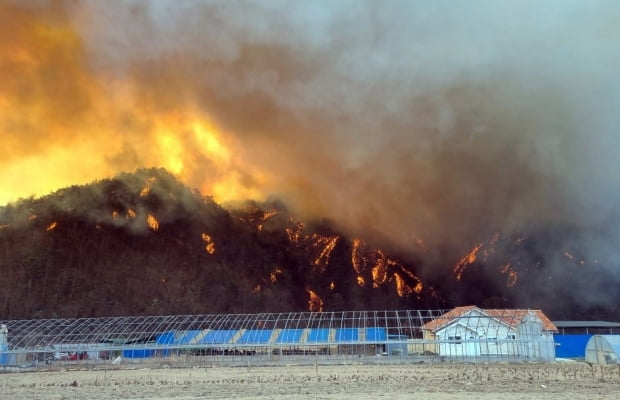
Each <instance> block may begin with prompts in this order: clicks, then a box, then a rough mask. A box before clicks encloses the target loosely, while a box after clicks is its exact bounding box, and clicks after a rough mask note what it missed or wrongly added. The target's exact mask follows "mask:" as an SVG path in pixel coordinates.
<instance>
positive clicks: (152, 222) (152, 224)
mask: <svg viewBox="0 0 620 400" xmlns="http://www.w3.org/2000/svg"><path fill="white" fill-rule="evenodd" d="M146 223H147V224H148V225H149V228H151V229H152V230H154V231H156V230H158V229H159V221H157V219H156V218H155V216H154V215H153V214H149V215H148V216H147V217H146Z"/></svg>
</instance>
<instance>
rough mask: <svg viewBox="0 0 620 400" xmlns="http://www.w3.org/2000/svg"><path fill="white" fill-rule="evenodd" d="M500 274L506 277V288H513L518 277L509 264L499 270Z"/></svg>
mask: <svg viewBox="0 0 620 400" xmlns="http://www.w3.org/2000/svg"><path fill="white" fill-rule="evenodd" d="M500 272H501V273H502V274H505V275H507V277H506V287H513V286H514V285H516V284H517V280H518V279H519V275H518V274H517V272H516V271H515V270H514V269H513V268H512V265H510V263H508V264H506V265H504V266H503V267H502V268H501V269H500Z"/></svg>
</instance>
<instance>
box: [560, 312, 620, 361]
mask: <svg viewBox="0 0 620 400" xmlns="http://www.w3.org/2000/svg"><path fill="white" fill-rule="evenodd" d="M554 324H555V326H557V328H558V333H557V334H555V335H554V340H555V346H556V347H555V356H556V357H557V358H585V356H586V345H587V343H588V340H590V338H591V337H592V336H594V335H614V334H620V322H608V321H554Z"/></svg>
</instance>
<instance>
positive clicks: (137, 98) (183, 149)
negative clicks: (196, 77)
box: [0, 2, 264, 204]
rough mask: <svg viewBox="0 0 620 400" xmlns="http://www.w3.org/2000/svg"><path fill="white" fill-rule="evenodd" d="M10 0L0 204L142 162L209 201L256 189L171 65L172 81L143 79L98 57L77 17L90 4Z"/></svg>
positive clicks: (0, 10)
mask: <svg viewBox="0 0 620 400" xmlns="http://www.w3.org/2000/svg"><path fill="white" fill-rule="evenodd" d="M19 3H20V2H14V4H13V3H12V2H9V3H8V4H7V3H6V2H4V3H2V4H1V5H0V15H1V17H0V21H1V22H2V26H4V29H5V30H4V34H3V35H0V36H1V37H3V38H4V39H0V60H2V67H3V76H4V77H5V78H6V79H4V80H3V87H2V91H1V93H0V111H1V112H0V127H2V130H3V135H4V136H3V138H4V139H5V140H6V141H7V143H5V146H6V147H8V148H11V149H12V151H11V154H9V155H8V156H7V157H4V159H3V161H2V169H3V170H4V171H5V172H6V173H5V174H2V175H0V186H1V187H3V188H5V189H6V188H10V189H9V190H3V192H2V194H1V196H0V204H2V203H5V202H9V201H14V200H16V199H17V198H19V197H25V196H28V195H30V194H32V193H35V194H36V195H39V196H40V195H44V194H47V193H49V192H51V191H53V190H55V189H59V188H61V187H66V186H70V185H74V184H84V183H88V182H91V181H94V180H97V179H101V178H102V177H106V176H113V175H116V174H117V173H119V172H123V171H129V170H134V169H137V168H142V167H151V166H157V167H163V168H165V169H166V170H168V171H170V172H171V173H173V174H174V175H175V176H176V177H177V178H179V179H180V180H181V181H183V182H185V183H188V184H189V185H191V186H192V187H198V188H199V189H200V190H201V191H202V192H203V193H208V194H210V195H212V196H213V197H214V198H215V199H216V200H217V201H219V202H226V201H231V200H239V199H246V198H258V197H260V196H261V195H262V187H263V183H264V176H263V174H262V173H261V172H260V171H259V170H258V169H257V168H256V167H252V168H248V167H247V166H246V165H245V162H246V161H245V159H244V158H243V157H242V156H241V155H240V152H239V151H238V148H237V147H238V144H237V143H236V142H235V141H234V140H233V135H230V134H229V133H228V132H225V131H224V130H223V129H222V128H221V127H219V126H218V125H217V124H216V123H215V122H214V120H213V118H212V117H211V116H210V115H208V113H207V112H205V111H204V109H203V108H202V107H201V104H200V103H199V101H198V99H196V97H195V96H192V94H191V93H190V91H191V90H190V89H189V88H188V87H187V85H186V84H185V85H184V84H182V83H181V82H178V81H179V80H183V78H181V77H180V76H179V75H177V74H176V73H175V72H174V70H171V71H169V73H170V74H171V75H174V76H175V77H176V79H177V81H175V82H174V83H176V85H175V84H174V83H173V82H172V80H166V79H159V80H157V82H159V83H158V84H156V85H155V86H153V83H152V82H151V83H147V82H146V79H143V78H145V77H144V76H142V77H137V76H136V75H135V72H130V71H126V73H116V72H117V71H112V70H110V69H109V68H106V66H104V65H102V64H100V63H99V62H98V60H97V59H96V56H95V53H97V49H96V48H92V47H88V44H87V41H88V38H87V37H88V36H89V32H90V31H89V29H90V28H89V27H88V25H89V24H88V23H87V25H86V26H82V25H81V24H80V23H81V22H82V21H80V20H79V19H80V18H79V17H77V16H78V15H80V16H83V17H86V18H87V19H89V18H93V19H97V17H98V12H97V11H96V10H94V8H96V7H92V8H91V7H90V6H89V5H86V4H80V5H76V9H77V10H79V11H76V10H73V6H72V7H64V6H62V5H59V4H56V3H54V4H55V6H44V5H41V6H32V7H31V6H30V5H22V4H19ZM121 8H123V7H122V6H121ZM92 22H94V24H95V25H97V23H96V22H95V21H94V20H93V21H92ZM95 29H96V28H95ZM138 29H139V28H138ZM7 32H10V38H9V35H8V34H7ZM121 47H122V46H121ZM132 67H135V68H138V67H137V66H135V65H134V66H132ZM130 69H131V68H130ZM149 71H151V70H150V69H149ZM185 79H186V80H189V79H190V78H185ZM163 81H166V83H162V82H163ZM179 90H181V91H183V92H184V93H185V92H186V94H187V95H186V96H185V97H184V99H183V101H180V100H179V101H177V102H167V101H166V99H169V98H170V97H172V96H175V97H177V98H180V96H181V95H179V94H178V93H175V91H179ZM162 102H167V105H166V106H164V107H162V104H161V103H162ZM85 155H88V156H85ZM41 165H45V166H46V168H45V171H41ZM205 167H208V171H209V172H208V173H207V174H205V173H204V170H205ZM41 172H43V173H41ZM24 177H28V179H24ZM152 183H153V182H152V181H148V182H147V184H146V185H145V186H144V188H143V189H142V191H141V192H140V196H146V195H148V193H149V191H150V189H151V185H152Z"/></svg>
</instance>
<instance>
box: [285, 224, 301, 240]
mask: <svg viewBox="0 0 620 400" xmlns="http://www.w3.org/2000/svg"><path fill="white" fill-rule="evenodd" d="M289 222H291V223H292V226H289V227H288V228H286V234H287V235H288V239H289V240H290V241H291V242H293V243H297V244H298V243H299V240H300V238H301V232H302V231H303V230H304V224H303V223H302V222H297V223H293V221H289Z"/></svg>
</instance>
